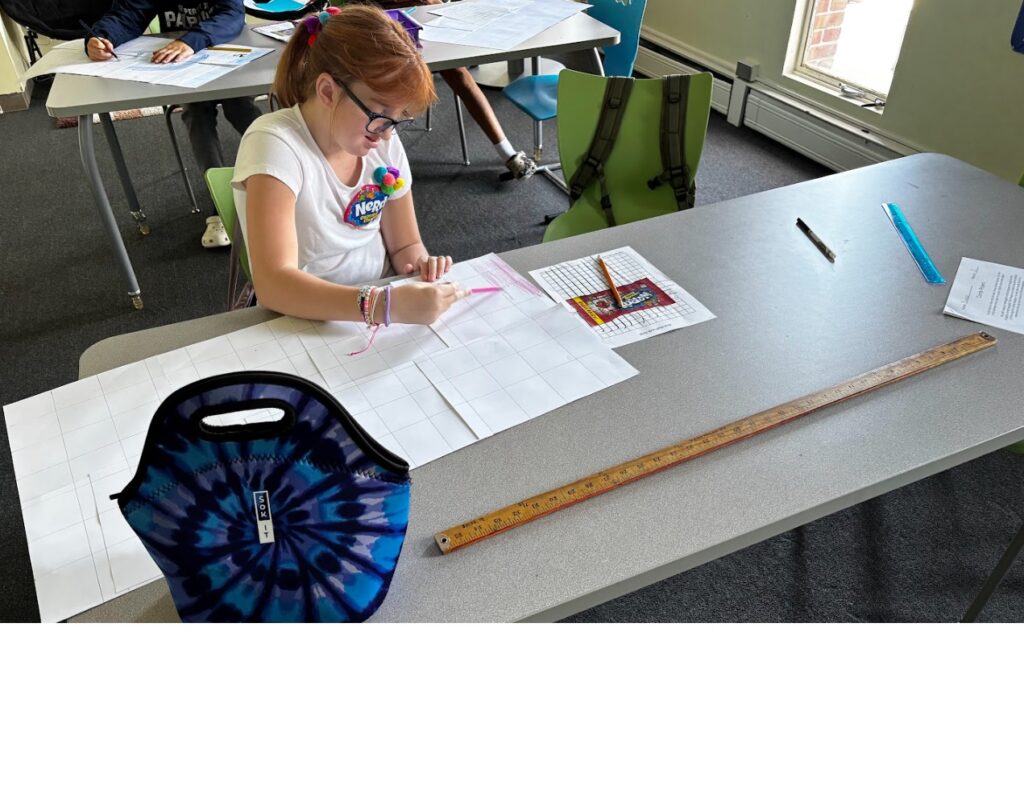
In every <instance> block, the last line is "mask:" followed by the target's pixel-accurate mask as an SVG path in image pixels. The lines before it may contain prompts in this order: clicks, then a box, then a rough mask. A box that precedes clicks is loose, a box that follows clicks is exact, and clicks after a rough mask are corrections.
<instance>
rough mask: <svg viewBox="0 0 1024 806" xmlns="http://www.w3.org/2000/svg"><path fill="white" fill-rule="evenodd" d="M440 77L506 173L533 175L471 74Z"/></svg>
mask: <svg viewBox="0 0 1024 806" xmlns="http://www.w3.org/2000/svg"><path fill="white" fill-rule="evenodd" d="M369 2H374V3H377V5H380V6H382V7H383V8H408V7H409V6H432V5H437V4H438V3H442V2H444V0H369ZM440 72H441V78H443V79H444V81H445V83H446V84H447V85H448V86H449V87H451V88H452V90H453V91H454V92H455V94H456V95H457V96H458V97H459V99H460V100H461V101H462V103H464V104H465V105H466V109H467V111H468V112H469V114H470V116H471V117H472V118H473V120H475V121H476V124H477V125H478V126H479V127H480V129H481V130H482V131H483V133H484V134H486V135H487V139H488V140H490V141H491V144H492V145H493V146H494V150H495V151H497V152H498V156H499V157H501V159H502V160H503V161H504V163H505V167H506V168H508V170H509V173H511V174H512V176H513V178H515V179H526V178H527V177H530V176H533V174H534V173H535V172H536V171H537V163H536V162H534V161H533V160H532V159H531V158H530V157H528V156H526V154H525V152H523V151H517V150H516V149H515V147H514V146H513V145H512V144H511V143H510V142H509V140H508V138H507V137H506V136H505V131H504V129H502V128H501V123H499V122H498V116H497V115H495V114H494V109H493V108H492V107H491V104H490V101H488V100H487V96H486V95H484V93H483V90H481V89H480V87H479V86H477V83H476V81H475V80H474V79H473V76H472V74H471V73H470V72H469V70H468V69H467V68H465V67H455V68H453V69H451V70H441V71H440Z"/></svg>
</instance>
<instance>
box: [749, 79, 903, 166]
mask: <svg viewBox="0 0 1024 806" xmlns="http://www.w3.org/2000/svg"><path fill="white" fill-rule="evenodd" d="M743 125H744V126H747V127H749V128H751V129H753V130H754V131H757V132H760V133H761V134H764V135H765V136H767V137H770V138H772V139H773V140H775V141H777V142H779V143H782V144H783V145H785V146H787V147H788V148H791V149H792V150H793V151H796V152H799V153H800V154H803V155H804V156H806V157H810V158H811V159H812V160H814V161H815V162H818V163H821V164H822V165H825V166H827V167H829V168H832V169H833V170H835V171H848V170H851V169H853V168H863V167H864V166H866V165H874V164H875V163H878V162H885V161H886V160H891V159H895V158H897V157H904V156H907V155H908V154H911V153H914V152H913V151H911V150H909V149H906V148H903V147H900V146H898V145H897V144H895V143H889V144H886V143H883V142H881V141H880V138H877V137H875V136H873V135H870V134H868V133H866V132H863V131H861V132H858V131H856V130H855V129H853V128H852V127H848V125H846V124H842V123H840V122H837V121H829V120H826V119H823V118H822V117H818V116H816V115H813V114H812V113H811V112H810V111H809V110H807V109H805V108H800V107H797V106H794V105H793V104H791V103H789V102H788V101H786V100H784V99H782V98H778V97H773V96H772V95H769V94H767V93H764V92H761V91H759V90H757V89H751V90H750V92H749V94H748V95H747V100H746V105H745V107H744V112H743Z"/></svg>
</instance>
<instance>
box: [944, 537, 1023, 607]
mask: <svg viewBox="0 0 1024 806" xmlns="http://www.w3.org/2000/svg"><path fill="white" fill-rule="evenodd" d="M1022 548H1024V526H1021V528H1020V531H1019V532H1017V536H1016V537H1015V538H1013V540H1011V541H1010V545H1009V546H1008V547H1007V549H1006V552H1005V553H1004V554H1003V556H1002V557H1000V558H999V562H998V563H996V567H995V569H993V571H992V573H991V574H989V577H988V579H986V580H985V584H984V585H982V586H981V591H980V592H979V593H978V596H977V598H976V599H975V600H974V601H973V602H971V606H970V607H968V608H967V612H966V613H964V617H963V618H962V619H960V621H962V622H971V621H976V620H977V618H978V616H980V615H981V611H982V610H983V609H984V607H985V605H986V604H988V600H989V599H990V598H991V597H992V594H993V593H995V590H996V588H998V587H999V583H1000V582H1002V581H1003V577H1004V576H1006V572H1007V571H1009V570H1010V566H1011V565H1013V561H1014V560H1015V559H1016V558H1017V555H1018V554H1020V550H1021V549H1022Z"/></svg>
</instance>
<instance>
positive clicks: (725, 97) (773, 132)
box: [636, 30, 917, 171]
mask: <svg viewBox="0 0 1024 806" xmlns="http://www.w3.org/2000/svg"><path fill="white" fill-rule="evenodd" d="M699 59H700V57H699V56H695V55H694V54H693V53H691V52H685V53H684V52H682V48H676V47H674V46H673V43H672V42H670V41H667V40H666V39H665V38H664V37H660V36H657V35H654V34H653V32H649V31H647V30H645V31H644V37H643V38H642V39H641V40H640V49H639V51H638V53H637V59H636V71H637V72H638V73H640V74H641V75H646V76H654V77H656V76H664V75H669V74H671V73H684V74H685V73H695V72H700V71H703V70H710V72H711V73H712V74H713V75H714V88H713V90H712V94H711V108H712V109H714V110H716V111H717V112H721V113H722V114H726V115H728V118H729V121H730V122H731V123H733V124H734V125H737V126H748V127H749V128H751V129H753V130H754V131H757V132H760V133H761V134H764V135H765V136H766V137H770V138H771V139H773V140H775V141H777V142H779V143H782V144H783V145H785V146H787V147H788V148H791V149H792V150H793V151H796V152H798V153H800V154H803V155H804V156H806V157H809V158H810V159H812V160H814V161H815V162H818V163H821V164H822V165H825V166H827V167H829V168H832V169H833V170H836V171H846V170H850V169H852V168H861V167H863V166H865V165H872V164H874V163H877V162H885V161H886V160H890V159H894V158H896V157H902V156H906V155H908V154H914V153H917V149H915V148H913V147H911V146H908V145H907V144H904V143H898V142H895V141H893V140H890V139H888V138H886V137H883V136H881V135H878V134H877V133H874V132H870V131H868V130H866V129H863V128H858V127H857V126H856V125H853V124H851V123H850V122H848V121H845V120H843V119H842V118H839V117H837V116H835V115H831V114H829V112H828V111H827V110H823V109H820V108H815V107H813V106H811V105H810V104H807V103H802V102H800V101H799V100H797V99H796V98H793V97H791V96H787V95H786V94H784V93H780V92H778V91H776V90H774V89H772V88H769V87H766V86H764V85H762V84H759V83H758V82H757V81H754V82H752V83H748V82H745V81H740V80H738V79H736V77H735V72H734V71H729V70H727V69H726V68H725V67H724V65H722V64H719V63H717V62H714V60H710V61H711V62H713V63H710V64H707V65H705V64H704V63H702V61H700V60H699ZM734 90H735V91H736V92H737V93H742V94H741V95H737V97H736V98H732V94H733V92H734ZM730 102H734V103H733V109H732V110H731V111H730V109H729V107H730Z"/></svg>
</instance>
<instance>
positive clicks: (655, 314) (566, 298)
mask: <svg viewBox="0 0 1024 806" xmlns="http://www.w3.org/2000/svg"><path fill="white" fill-rule="evenodd" d="M600 256H601V257H602V258H603V259H604V262H605V264H606V265H607V266H608V270H609V272H610V273H611V275H612V279H613V280H614V281H615V285H616V286H617V287H618V288H619V290H620V291H621V292H622V293H623V295H624V296H626V297H627V299H630V296H629V295H630V294H632V295H633V296H632V301H634V302H636V303H637V304H636V305H635V306H634V307H632V308H627V311H628V313H619V311H618V309H617V308H615V307H614V302H613V301H611V298H610V294H609V291H608V284H607V282H606V281H605V279H604V274H602V272H601V269H600V267H599V265H598V263H597V258H598V255H588V256H587V257H582V258H577V259H576V260H567V261H565V262H564V263H557V264H555V265H554V266H548V267H547V268H544V269H537V270H536V271H531V272H530V276H531V277H533V278H534V279H535V280H536V281H537V284H538V285H539V286H540V287H541V288H543V289H544V290H545V291H546V292H547V293H548V295H549V296H550V297H551V298H552V299H553V300H556V301H557V302H560V303H562V305H563V306H565V307H566V308H568V309H570V310H572V311H573V312H574V315H577V316H580V317H581V319H582V318H583V317H584V316H585V317H586V319H585V320H586V321H587V323H588V324H589V325H590V327H591V328H592V329H593V330H594V332H595V333H597V335H598V336H600V337H601V338H602V339H603V340H604V343H605V344H606V345H608V346H609V347H621V346H623V345H624V344H632V343H633V342H635V341H641V340H642V339H649V338H650V337H651V336H657V335H660V334H662V333H668V332H669V331H671V330H678V329H679V328H682V327H688V326H689V325H696V324H698V323H700V322H706V321H708V320H709V319H714V318H715V315H714V314H713V313H711V311H709V310H708V309H707V308H705V307H704V305H702V304H701V303H700V302H699V301H698V300H697V299H696V298H695V297H694V296H693V295H692V294H690V293H689V292H688V291H687V290H686V289H685V288H683V287H682V286H681V285H679V284H678V283H676V282H674V281H673V280H672V279H670V278H669V277H668V276H666V275H665V274H664V273H663V272H661V271H659V270H658V269H657V268H656V267H655V266H654V265H653V264H652V263H651V262H650V261H649V260H647V259H646V258H645V257H643V255H641V254H639V253H638V252H637V251H636V250H635V249H633V247H631V246H624V247H622V248H620V249H614V250H612V251H609V252H602V253H601V255H600ZM659 292H660V293H659ZM593 295H597V298H596V299H595V298H594V296H593ZM585 312H586V313H585Z"/></svg>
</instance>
